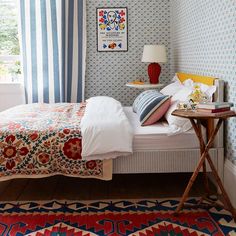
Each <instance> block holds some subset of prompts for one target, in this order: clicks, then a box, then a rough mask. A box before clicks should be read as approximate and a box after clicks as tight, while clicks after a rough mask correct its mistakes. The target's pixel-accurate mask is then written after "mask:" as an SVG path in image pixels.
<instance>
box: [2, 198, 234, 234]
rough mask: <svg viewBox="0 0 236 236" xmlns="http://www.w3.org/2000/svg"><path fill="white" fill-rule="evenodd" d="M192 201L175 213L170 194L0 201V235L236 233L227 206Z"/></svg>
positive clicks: (175, 205) (175, 203) (176, 201)
mask: <svg viewBox="0 0 236 236" xmlns="http://www.w3.org/2000/svg"><path fill="white" fill-rule="evenodd" d="M196 202H197V199H190V200H189V201H188V203H189V206H188V208H185V209H184V211H182V212H181V214H180V215H179V216H178V217H176V216H174V215H173V212H174V209H175V208H176V207H177V204H178V203H179V201H178V200H175V199H160V200H112V201H109V200H104V201H83V202H78V201H50V202H20V203H12V202H9V203H1V204H0V235H10V236H14V235H17V236H19V235H37V236H42V235H44V236H49V235H50V236H56V235H58V236H72V235H73V236H94V235H109V236H116V235H133V236H145V235H147V236H152V235H153V236H154V235H155V236H158V235H164V236H175V235H177V236H181V235H184V236H185V235H186V236H197V235H213V236H214V235H215V236H220V235H236V224H235V223H234V221H233V220H232V218H231V216H230V214H229V213H228V212H227V211H225V210H223V209H221V208H215V207H212V208H210V207H208V208H207V207H204V208H203V207H202V208H196V207H194V206H193V205H192V204H195V203H196Z"/></svg>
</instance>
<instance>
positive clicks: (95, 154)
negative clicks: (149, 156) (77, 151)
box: [81, 96, 133, 160]
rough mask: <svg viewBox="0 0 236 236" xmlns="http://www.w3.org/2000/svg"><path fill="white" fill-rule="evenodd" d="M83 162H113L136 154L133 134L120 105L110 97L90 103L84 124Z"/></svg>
mask: <svg viewBox="0 0 236 236" xmlns="http://www.w3.org/2000/svg"><path fill="white" fill-rule="evenodd" d="M81 133H82V137H83V142H82V157H83V159H84V160H96V159H100V160H104V159H113V158H116V157H118V156H126V155H130V154H132V152H133V130H132V127H131V125H130V123H129V120H128V118H127V117H126V115H125V113H124V110H123V107H122V105H121V103H120V102H119V101H117V100H115V99H114V98H111V97H107V96H97V97H92V98H90V99H88V100H87V105H86V110H85V114H84V116H83V118H82V121H81Z"/></svg>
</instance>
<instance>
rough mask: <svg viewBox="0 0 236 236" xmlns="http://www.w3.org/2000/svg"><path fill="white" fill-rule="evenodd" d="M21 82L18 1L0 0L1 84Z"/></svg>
mask: <svg viewBox="0 0 236 236" xmlns="http://www.w3.org/2000/svg"><path fill="white" fill-rule="evenodd" d="M20 80H21V66H20V47H19V38H18V12H17V0H0V83H9V82H20Z"/></svg>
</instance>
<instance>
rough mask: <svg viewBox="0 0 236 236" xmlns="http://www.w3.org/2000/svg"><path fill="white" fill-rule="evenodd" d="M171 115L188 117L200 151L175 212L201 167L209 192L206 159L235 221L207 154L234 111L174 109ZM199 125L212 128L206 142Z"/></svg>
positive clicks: (183, 200)
mask: <svg viewBox="0 0 236 236" xmlns="http://www.w3.org/2000/svg"><path fill="white" fill-rule="evenodd" d="M172 115H174V116H178V117H182V118H188V119H189V120H190V121H191V124H192V126H193V128H194V131H195V133H196V135H197V137H198V139H199V143H200V151H201V157H200V159H199V162H198V165H197V166H196V168H195V170H194V172H193V174H192V176H191V178H190V180H189V182H188V185H187V187H186V189H185V191H184V194H183V196H182V199H181V201H180V203H179V205H178V207H177V208H176V210H175V213H179V212H180V210H181V209H182V208H183V205H184V202H185V201H186V199H187V197H188V194H189V191H190V189H191V187H192V185H193V183H194V181H195V179H196V177H197V175H198V173H199V171H200V169H201V168H203V173H204V176H205V177H204V185H205V189H206V191H207V193H208V194H209V188H208V182H207V176H206V160H207V161H208V163H209V165H210V168H211V170H212V173H213V176H214V178H215V180H216V182H217V184H218V185H219V188H220V190H221V193H222V197H223V200H224V202H223V204H224V207H225V208H226V209H228V210H229V211H230V212H231V214H232V216H233V218H234V221H235V222H236V212H235V209H234V208H233V206H232V204H231V202H230V199H229V197H228V194H227V193H226V191H225V189H224V186H223V184H222V182H221V179H220V177H219V175H218V173H217V170H216V168H215V166H214V164H213V162H212V160H211V157H210V155H209V149H210V147H211V145H212V144H213V142H214V139H215V137H216V134H217V132H218V130H219V129H220V127H221V125H222V123H223V121H224V120H226V119H228V118H230V117H235V116H236V113H235V112H234V111H227V112H220V113H213V114H208V113H207V114H206V113H202V112H197V111H189V110H187V111H185V110H175V111H173V112H172ZM215 119H218V122H217V124H216V127H214V125H212V124H214V123H213V121H214V120H215ZM201 125H204V126H206V128H207V129H208V130H209V126H211V129H212V130H211V132H210V134H209V138H208V141H207V143H205V142H204V139H203V136H202V131H201Z"/></svg>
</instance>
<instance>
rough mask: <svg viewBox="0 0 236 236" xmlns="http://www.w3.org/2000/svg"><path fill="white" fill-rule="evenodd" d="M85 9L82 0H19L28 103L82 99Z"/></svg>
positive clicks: (76, 100) (78, 100)
mask: <svg viewBox="0 0 236 236" xmlns="http://www.w3.org/2000/svg"><path fill="white" fill-rule="evenodd" d="M85 12H86V6H85V0H20V19H21V27H20V35H21V49H22V61H23V74H24V78H25V79H24V82H25V91H26V100H27V102H28V103H34V102H46V103H54V102H80V101H82V100H83V98H84V78H85V54H86V52H85V50H86V45H85V44H86V22H85V16H86V14H85Z"/></svg>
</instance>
